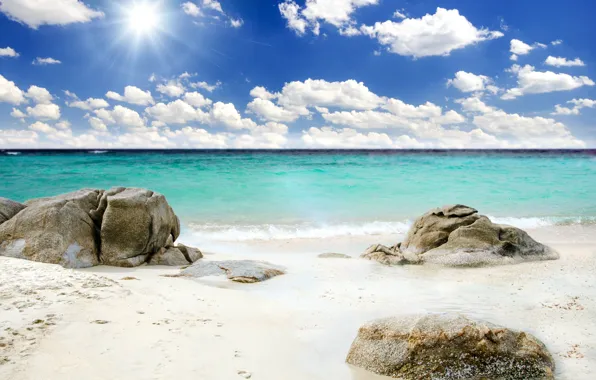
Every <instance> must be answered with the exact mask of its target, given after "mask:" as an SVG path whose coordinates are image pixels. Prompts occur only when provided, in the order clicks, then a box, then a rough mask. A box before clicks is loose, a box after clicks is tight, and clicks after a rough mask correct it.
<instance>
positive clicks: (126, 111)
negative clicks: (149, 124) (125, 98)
mask: <svg viewBox="0 0 596 380" xmlns="http://www.w3.org/2000/svg"><path fill="white" fill-rule="evenodd" d="M93 112H94V113H95V115H96V116H97V117H98V118H100V119H101V120H102V121H104V122H105V123H107V124H116V125H121V126H124V127H128V128H132V129H135V128H136V129H143V128H144V127H145V121H144V120H143V118H141V115H139V113H138V112H136V111H134V110H131V109H130V108H126V107H123V106H120V105H117V106H115V107H114V109H113V110H111V111H110V110H107V109H105V108H100V109H96V110H95V111H93Z"/></svg>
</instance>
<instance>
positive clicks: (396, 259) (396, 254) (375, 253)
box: [361, 244, 410, 265]
mask: <svg viewBox="0 0 596 380" xmlns="http://www.w3.org/2000/svg"><path fill="white" fill-rule="evenodd" d="M361 257H362V258H364V259H367V260H373V261H378V262H380V263H381V264H385V265H403V264H409V263H410V262H408V260H406V258H405V257H404V255H403V254H402V252H401V251H400V249H399V245H396V246H393V247H387V246H384V245H383V244H373V245H371V246H370V247H368V249H367V250H366V251H365V252H364V253H363V254H362V256H361Z"/></svg>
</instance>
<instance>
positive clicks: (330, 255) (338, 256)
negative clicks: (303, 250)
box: [318, 252, 352, 259]
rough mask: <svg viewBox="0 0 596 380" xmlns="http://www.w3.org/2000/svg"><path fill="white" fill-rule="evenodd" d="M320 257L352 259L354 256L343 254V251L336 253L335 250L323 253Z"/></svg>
mask: <svg viewBox="0 0 596 380" xmlns="http://www.w3.org/2000/svg"><path fill="white" fill-rule="evenodd" d="M318 257H319V258H320V259H351V258H352V256H349V255H346V254H343V253H335V252H327V253H321V254H320V255H319V256H318Z"/></svg>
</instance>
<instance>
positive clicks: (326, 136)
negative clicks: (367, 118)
mask: <svg viewBox="0 0 596 380" xmlns="http://www.w3.org/2000/svg"><path fill="white" fill-rule="evenodd" d="M302 141H303V142H304V145H306V146H307V147H309V148H323V149H330V148H339V149H341V148H392V147H393V141H392V140H391V138H390V137H389V135H387V134H386V133H377V132H368V133H361V132H358V131H356V130H355V129H352V128H339V129H335V128H332V127H322V128H315V127H311V128H309V129H308V130H306V131H303V132H302Z"/></svg>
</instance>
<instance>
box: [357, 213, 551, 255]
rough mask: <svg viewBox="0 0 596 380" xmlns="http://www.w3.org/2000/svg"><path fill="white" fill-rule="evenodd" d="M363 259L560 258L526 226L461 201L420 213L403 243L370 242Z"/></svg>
mask: <svg viewBox="0 0 596 380" xmlns="http://www.w3.org/2000/svg"><path fill="white" fill-rule="evenodd" d="M362 256H363V257H364V258H367V259H370V260H376V261H379V262H380V263H382V264H386V265H401V264H418V263H436V264H442V265H449V266H480V265H496V264H511V263H517V262H521V261H535V260H553V259H557V258H558V257H559V255H558V253H557V252H555V251H554V250H552V249H551V248H549V247H547V246H545V245H543V244H540V243H538V242H537V241H535V240H534V239H532V238H531V237H530V236H529V235H528V234H527V233H526V232H525V231H523V230H521V229H519V228H516V227H512V226H505V225H499V224H495V223H492V222H491V221H490V219H488V218H487V217H486V216H483V215H479V214H478V211H477V210H475V209H473V208H471V207H468V206H463V205H455V206H445V207H442V208H437V209H434V210H431V211H429V212H427V213H426V214H424V215H422V216H421V217H420V218H418V219H417V220H416V221H415V222H414V224H413V225H412V227H411V228H410V230H409V231H408V234H407V236H406V239H405V240H404V242H403V243H401V244H397V245H395V246H394V247H385V246H382V245H375V246H371V247H370V248H369V249H368V250H367V251H366V252H365V253H364V254H363V255H362Z"/></svg>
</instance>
